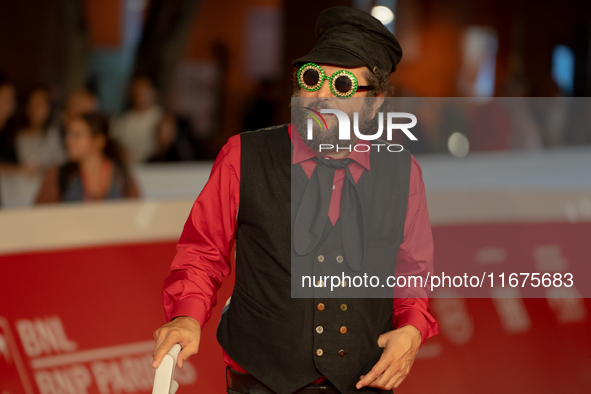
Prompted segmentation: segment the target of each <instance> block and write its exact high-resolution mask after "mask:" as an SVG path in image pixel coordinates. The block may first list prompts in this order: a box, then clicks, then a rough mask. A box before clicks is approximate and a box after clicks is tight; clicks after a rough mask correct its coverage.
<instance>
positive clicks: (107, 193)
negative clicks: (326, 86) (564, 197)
mask: <svg viewBox="0 0 591 394" xmlns="http://www.w3.org/2000/svg"><path fill="white" fill-rule="evenodd" d="M508 86H509V88H507V89H506V91H504V95H505V97H502V98H501V97H489V98H475V97H473V98H435V97H428V98H420V97H412V93H410V92H406V93H405V92H404V90H402V91H400V92H399V96H407V97H398V98H395V99H394V100H395V101H396V104H395V106H396V107H397V110H403V111H405V112H410V113H412V114H414V115H416V117H417V118H418V119H420V122H418V123H417V125H416V126H415V127H413V129H412V133H413V134H414V135H415V136H416V137H417V138H418V139H417V141H410V140H409V139H408V138H407V137H406V136H405V135H403V134H402V133H395V134H394V139H393V141H392V142H394V143H400V144H402V145H403V146H404V147H405V148H406V149H407V150H409V151H410V152H411V153H413V154H425V153H451V154H453V155H455V156H465V155H466V154H468V153H469V152H476V151H499V150H515V149H516V150H539V149H543V148H549V147H557V146H569V145H570V146H574V145H588V144H591V127H589V125H590V124H591V99H589V98H582V97H578V98H574V97H564V96H562V95H560V94H557V95H556V97H525V96H526V95H527V94H528V92H527V91H526V90H524V89H523V86H524V85H523V83H521V84H520V83H513V84H512V85H508ZM273 91H274V89H273V88H272V85H271V83H270V82H267V83H261V84H260V85H259V86H258V87H257V89H256V90H255V91H254V92H253V94H252V96H251V98H250V100H249V101H248V103H247V104H246V105H245V107H244V109H245V118H244V125H243V126H244V130H254V129H257V128H261V127H267V126H269V125H272V124H273V123H274V119H275V115H274V114H276V113H277V109H278V105H281V100H275V99H273V97H275V96H276V95H274V94H271V92H273ZM18 93H19V92H17V90H16V88H15V86H14V85H13V84H12V83H10V81H7V80H1V79H0V180H2V177H1V176H2V175H8V176H9V177H10V176H11V175H16V176H17V177H16V178H29V179H34V178H35V179H36V181H35V182H32V183H31V186H28V189H29V190H30V193H29V194H31V195H33V194H34V195H35V198H34V199H33V200H34V202H36V203H50V202H60V201H92V200H104V199H114V198H135V197H138V196H139V192H138V187H137V186H136V182H135V180H134V179H133V175H132V171H131V170H130V167H132V166H134V165H137V164H142V163H161V162H179V161H193V160H198V159H200V158H202V154H203V152H204V150H203V149H202V147H201V146H200V145H203V143H202V142H201V143H199V142H198V141H197V140H196V138H195V133H194V132H193V131H192V128H191V123H190V121H189V120H186V119H183V118H182V117H179V116H177V115H175V114H174V113H171V112H169V111H166V110H165V109H164V108H163V107H162V106H161V105H160V104H159V101H158V95H157V91H156V89H155V87H154V85H153V83H152V82H151V81H150V80H149V79H148V78H145V77H136V78H134V79H133V80H132V81H131V83H130V88H129V105H128V107H127V109H126V110H125V111H123V112H122V113H121V114H119V115H116V116H108V115H105V114H102V113H101V108H100V104H99V100H98V98H97V96H96V95H95V94H94V93H93V92H92V91H90V90H86V89H83V90H78V91H74V92H72V93H71V94H69V96H68V97H67V98H66V99H65V100H63V101H64V102H63V105H62V106H61V107H57V106H56V105H55V102H56V100H55V99H54V94H53V93H52V91H51V90H50V89H48V88H46V87H37V88H35V89H33V90H32V91H31V92H29V93H28V94H27V95H23V96H22V98H23V99H22V100H19V99H18V98H19V94H18ZM19 103H20V104H19ZM282 123H283V122H282ZM402 123H405V121H403V122H402ZM239 131H243V130H237V131H236V132H239ZM13 178H15V177H13ZM2 186H3V182H0V188H1V187H2ZM19 187H20V186H19ZM6 189H8V187H6ZM24 189H26V187H25V188H24ZM1 192H2V190H0V206H1V205H2V204H1V197H2V193H1ZM23 205H28V204H23Z"/></svg>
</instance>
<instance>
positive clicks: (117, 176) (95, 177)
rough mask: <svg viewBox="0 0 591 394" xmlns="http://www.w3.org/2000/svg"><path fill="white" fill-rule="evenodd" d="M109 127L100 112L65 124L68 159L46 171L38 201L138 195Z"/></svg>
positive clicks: (105, 118) (50, 201)
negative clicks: (64, 162)
mask: <svg viewBox="0 0 591 394" xmlns="http://www.w3.org/2000/svg"><path fill="white" fill-rule="evenodd" d="M109 129H110V122H109V118H107V117H106V116H104V115H100V114H85V115H82V116H79V117H77V118H74V119H72V120H71V121H70V122H69V123H68V125H67V128H66V147H67V152H68V159H69V161H68V162H67V163H66V164H64V165H62V166H60V167H59V168H57V167H56V168H53V169H51V170H49V171H48V172H47V174H46V176H45V179H44V181H43V185H42V187H41V190H40V192H39V195H38V196H37V201H36V202H37V204H41V203H52V202H59V201H93V200H107V199H117V198H136V197H138V191H137V187H136V184H135V182H134V180H133V179H132V177H131V175H130V173H129V170H128V168H127V166H126V165H125V164H124V162H123V161H122V158H121V151H120V148H119V146H118V145H117V144H116V143H115V142H114V141H113V140H112V139H110V138H109Z"/></svg>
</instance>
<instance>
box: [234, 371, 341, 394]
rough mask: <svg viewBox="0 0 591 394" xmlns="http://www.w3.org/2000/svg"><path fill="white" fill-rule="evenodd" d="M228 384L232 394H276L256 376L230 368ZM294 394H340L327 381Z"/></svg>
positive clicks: (311, 385)
mask: <svg viewBox="0 0 591 394" xmlns="http://www.w3.org/2000/svg"><path fill="white" fill-rule="evenodd" d="M226 383H227V386H228V393H230V394H238V393H240V394H242V393H250V394H275V392H274V391H273V390H271V389H270V388H269V387H267V386H265V385H264V384H263V383H261V381H260V380H258V379H257V378H255V377H254V376H252V375H250V374H245V373H240V372H236V371H234V370H233V369H232V368H230V367H226ZM293 394H339V390H337V389H336V388H335V387H334V386H333V385H332V384H331V383H330V382H328V381H326V382H322V383H317V384H310V385H308V386H306V387H302V388H301V389H299V390H297V391H296V392H294V393H293Z"/></svg>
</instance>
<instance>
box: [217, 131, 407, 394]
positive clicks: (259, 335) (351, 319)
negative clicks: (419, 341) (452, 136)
mask: <svg viewBox="0 0 591 394" xmlns="http://www.w3.org/2000/svg"><path fill="white" fill-rule="evenodd" d="M240 141H241V163H240V168H241V170H240V206H239V212H238V218H237V220H238V229H237V233H236V280H235V286H234V291H233V293H232V298H231V302H230V304H229V305H228V307H227V309H226V310H225V312H224V313H223V314H222V318H221V320H220V324H219V326H218V330H217V338H218V341H219V342H220V344H221V346H222V348H223V349H224V350H225V351H226V353H228V355H229V356H230V357H231V358H232V359H233V360H234V361H235V362H236V363H238V365H240V366H241V367H243V368H244V369H246V370H247V371H248V372H249V373H251V374H252V375H253V376H255V377H256V378H258V379H259V380H260V381H262V382H263V383H264V384H265V385H267V386H269V387H270V388H271V389H273V390H274V391H275V392H277V393H279V394H290V393H293V392H294V391H296V390H297V389H299V388H301V387H303V386H305V385H307V384H309V383H310V382H312V381H314V380H315V379H317V378H319V377H320V376H322V375H324V376H326V377H327V378H328V379H329V380H330V382H331V383H333V384H334V385H335V386H336V387H337V388H338V390H339V391H340V392H342V393H370V392H375V390H374V389H370V388H363V389H361V390H356V389H355V384H356V383H357V381H358V380H359V376H360V375H363V374H366V373H367V372H369V370H370V369H371V368H372V367H373V366H374V364H375V363H376V362H377V361H378V360H379V358H380V355H381V353H382V349H381V348H380V347H379V346H378V344H377V339H378V337H379V336H380V335H381V334H383V333H385V332H388V331H390V330H392V314H393V299H392V297H391V296H390V297H386V298H334V297H335V295H334V294H333V295H331V296H330V297H331V298H329V296H327V294H326V293H325V292H324V293H323V291H325V290H326V289H316V290H314V291H313V295H314V296H313V297H309V298H292V292H291V285H292V282H291V275H292V273H293V272H295V271H298V273H309V274H312V275H319V274H322V273H323V272H324V269H323V268H322V267H323V265H322V264H320V263H321V262H320V260H322V262H323V263H326V264H338V265H339V267H342V271H344V272H345V273H346V274H349V275H355V274H356V273H355V272H353V271H351V270H350V269H349V267H348V266H347V264H346V261H344V260H343V258H342V256H341V255H342V254H343V253H342V243H341V240H340V237H337V236H335V234H340V232H337V230H338V229H339V226H340V220H337V222H336V224H335V226H334V227H333V226H332V223H330V221H327V226H326V228H325V232H324V234H323V238H322V240H321V241H320V242H319V245H318V247H317V248H316V249H315V250H313V251H312V252H311V253H310V254H308V255H306V256H295V253H294V252H293V250H292V246H291V232H292V226H293V220H292V217H294V215H293V212H292V209H296V210H297V207H298V206H299V201H297V199H301V197H302V195H303V191H304V189H305V186H306V182H307V181H308V178H307V176H306V174H305V173H304V171H303V169H302V168H301V165H300V164H296V165H294V166H292V165H291V149H290V147H291V141H290V139H289V134H288V130H287V126H279V127H275V128H269V129H262V130H257V131H253V132H246V133H242V134H241V139H240ZM370 163H371V171H367V170H365V171H364V172H363V175H362V176H361V178H360V179H359V181H358V183H357V186H358V190H359V191H360V192H359V193H360V197H361V200H362V205H363V209H364V215H365V216H364V217H365V222H366V223H370V225H367V226H366V231H367V238H366V239H367V248H366V264H367V262H370V263H369V264H371V262H372V261H385V260H386V259H387V260H388V261H390V262H391V264H392V272H393V269H394V264H395V261H396V255H397V252H398V248H399V246H400V244H401V243H402V241H403V238H404V221H405V217H406V208H407V203H408V190H409V189H408V186H409V179H410V154H409V153H408V152H407V151H403V152H400V153H393V152H387V151H386V150H385V148H384V147H382V149H381V152H379V153H378V152H377V151H376V150H375V149H374V150H372V152H371V154H370ZM292 177H295V178H294V179H292ZM292 184H293V194H292ZM292 199H296V200H295V201H293V204H292ZM290 223H291V226H290ZM319 256H322V257H321V258H320V259H319ZM292 265H293V266H294V268H295V267H296V266H297V270H296V269H294V270H292ZM292 271H293V272H292ZM357 274H358V273H357ZM382 280H384V278H382ZM392 293H393V289H391V292H390V294H392ZM319 327H321V328H319Z"/></svg>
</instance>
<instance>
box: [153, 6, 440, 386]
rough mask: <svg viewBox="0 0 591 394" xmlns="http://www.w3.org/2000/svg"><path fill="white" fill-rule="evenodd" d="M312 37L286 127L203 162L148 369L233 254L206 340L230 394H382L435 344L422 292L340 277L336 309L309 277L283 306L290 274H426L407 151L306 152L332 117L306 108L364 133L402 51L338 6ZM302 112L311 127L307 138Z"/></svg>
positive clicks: (236, 141) (425, 246)
mask: <svg viewBox="0 0 591 394" xmlns="http://www.w3.org/2000/svg"><path fill="white" fill-rule="evenodd" d="M316 34H317V36H318V42H317V44H316V45H315V46H314V48H313V49H312V50H311V51H310V52H309V53H308V54H307V55H306V56H304V57H302V58H300V59H297V60H295V61H294V62H293V65H294V66H295V67H296V68H295V80H296V83H297V86H298V89H297V91H296V96H297V100H296V101H295V104H292V105H293V106H294V108H295V115H294V123H293V124H292V125H284V126H277V127H271V128H268V129H262V130H257V131H253V132H246V133H241V134H239V135H237V136H234V137H232V138H230V139H229V140H228V143H227V144H226V145H225V146H224V147H223V149H222V151H221V152H220V154H219V155H218V157H217V159H216V161H215V164H214V166H213V169H212V173H211V175H210V178H209V181H208V183H207V184H206V186H205V187H204V189H203V191H202V192H201V194H200V195H199V197H198V198H197V200H196V202H195V204H194V206H193V209H192V211H191V214H190V217H189V219H188V220H187V223H186V224H185V228H184V230H183V233H182V235H181V238H180V240H179V243H178V247H177V255H176V257H175V259H174V261H173V263H172V269H171V275H170V276H169V277H168V278H167V279H166V281H165V285H164V294H163V302H164V308H165V311H166V316H167V319H168V320H169V323H167V324H165V325H164V326H162V327H161V328H159V329H158V330H157V331H156V332H155V333H154V338H155V340H156V345H155V347H154V361H153V364H152V366H153V367H157V366H158V365H159V363H160V361H161V360H162V358H163V357H164V355H165V354H166V352H167V351H168V350H169V349H170V348H171V347H172V346H173V345H174V344H175V343H180V344H181V346H182V351H181V353H180V355H179V357H178V363H177V365H178V366H179V367H182V364H183V362H184V361H185V360H187V358H189V357H190V356H192V355H194V354H196V353H197V351H198V348H199V340H200V334H201V328H202V326H203V324H204V323H205V322H206V321H207V320H208V319H209V317H210V315H211V308H212V306H213V305H215V303H216V291H217V289H218V288H219V286H220V284H221V281H222V278H223V277H224V276H227V275H228V274H229V273H230V271H231V253H232V247H233V245H234V243H235V245H236V252H235V253H236V254H235V258H236V280H235V287H234V291H233V293H232V297H231V300H228V302H227V303H226V306H225V308H224V311H223V313H222V318H221V320H220V323H219V325H218V329H217V338H218V341H219V342H220V344H221V345H222V348H223V350H224V361H225V363H226V365H227V378H228V379H227V380H228V393H254V394H256V393H279V394H289V393H324V394H329V393H372V392H382V393H391V392H392V388H395V387H398V385H399V384H400V383H401V382H402V380H403V379H404V378H405V377H406V376H407V375H408V373H409V371H410V367H411V365H412V363H413V361H414V358H415V355H416V353H417V352H418V350H419V348H420V347H421V345H422V343H423V342H424V341H425V339H427V338H428V337H430V336H433V335H435V334H437V333H438V326H437V322H436V321H435V320H434V319H433V317H432V316H431V314H430V312H429V306H428V298H427V297H428V295H427V293H426V292H424V291H423V289H422V288H421V289H415V291H416V292H415V293H413V295H412V296H410V295H408V294H406V295H405V296H403V297H400V296H396V295H395V297H392V291H393V290H392V288H389V289H388V288H385V290H387V291H388V292H389V293H388V294H389V296H388V297H381V298H375V296H374V297H372V296H369V297H370V298H368V296H367V294H366V295H365V296H364V297H363V296H362V297H351V296H350V294H349V293H347V291H349V289H351V290H353V288H352V287H351V285H352V283H351V282H350V280H349V281H348V282H347V281H344V282H343V287H342V288H339V291H338V293H339V294H340V295H339V298H335V297H334V295H330V294H327V293H326V292H323V291H324V290H326V289H324V288H322V287H323V285H324V284H326V283H323V281H322V280H320V281H319V282H318V283H315V284H314V288H313V289H312V290H311V293H307V294H306V295H305V296H303V297H302V296H298V295H295V296H294V291H296V290H297V289H295V287H294V283H298V282H297V275H294V272H296V271H298V272H299V271H302V272H306V273H310V272H311V273H323V272H324V273H326V272H328V271H326V270H331V269H332V270H333V271H334V270H339V272H341V271H342V273H343V275H345V274H346V275H347V276H348V277H349V276H354V275H355V274H362V273H364V272H372V270H374V271H373V272H375V270H376V269H378V268H380V269H382V268H384V266H387V267H389V269H393V267H394V266H395V265H396V267H397V272H400V271H403V272H404V273H405V274H413V275H421V276H426V275H427V273H432V261H433V242H432V236H431V227H430V223H429V217H428V213H427V207H426V199H425V190H424V185H423V182H422V179H421V171H420V167H419V166H418V164H417V163H416V161H415V160H414V158H413V157H412V156H411V155H410V153H408V152H407V151H402V152H399V153H392V152H388V151H386V150H384V149H382V150H381V151H377V150H376V149H375V148H374V147H370V149H369V150H363V149H350V150H338V151H337V150H336V148H335V149H334V150H332V151H330V150H327V151H322V152H320V151H319V148H320V144H326V143H328V144H330V143H338V142H341V143H342V142H343V141H339V140H338V133H337V127H336V124H337V119H336V117H335V116H328V115H325V114H321V112H320V111H321V110H322V109H331V110H335V109H336V110H340V111H343V112H344V113H346V114H353V113H355V112H358V113H360V119H359V123H360V128H363V127H366V126H367V122H369V120H370V119H372V118H373V117H374V116H375V114H376V112H377V111H378V110H379V107H380V105H381V103H382V102H383V101H384V97H387V96H389V95H391V93H392V87H391V85H390V84H389V81H388V78H389V75H390V73H391V72H393V71H394V70H395V69H396V65H397V63H398V62H399V61H400V58H401V56H402V51H401V49H400V45H399V44H398V41H397V40H396V38H395V37H394V36H393V35H392V34H391V33H390V32H389V31H388V30H387V29H386V28H385V27H384V26H383V25H382V24H381V22H379V21H378V20H377V19H375V18H373V17H372V16H371V15H369V14H367V13H365V12H362V11H359V10H356V9H353V8H349V7H333V8H329V9H327V10H325V11H324V12H322V13H321V15H320V17H319V18H318V21H317V24H316ZM358 98H371V99H369V100H359V99H358ZM298 100H299V101H298ZM364 106H365V108H364ZM300 107H305V109H306V111H311V113H313V114H315V116H316V115H318V114H320V115H322V118H324V119H320V118H317V120H318V124H320V125H321V126H322V124H324V126H323V128H322V127H321V130H319V129H318V128H316V131H314V133H313V138H312V139H310V140H309V139H308V138H307V137H308V136H307V130H306V128H305V126H304V123H307V121H306V120H305V118H304V117H302V116H301V115H299V111H300ZM324 122H326V123H324ZM335 136H337V138H336V139H335ZM366 142H367V141H362V140H359V141H357V140H356V139H352V140H351V141H347V144H350V146H351V147H357V146H361V145H363V144H366ZM333 145H336V144H333ZM366 145H367V144H366ZM379 263H382V264H381V267H378V266H379ZM294 277H296V281H295V282H293V281H292V282H291V283H290V280H291V279H293V278H294ZM318 287H320V288H318ZM307 290H308V291H310V289H307ZM351 294H352V293H351Z"/></svg>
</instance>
